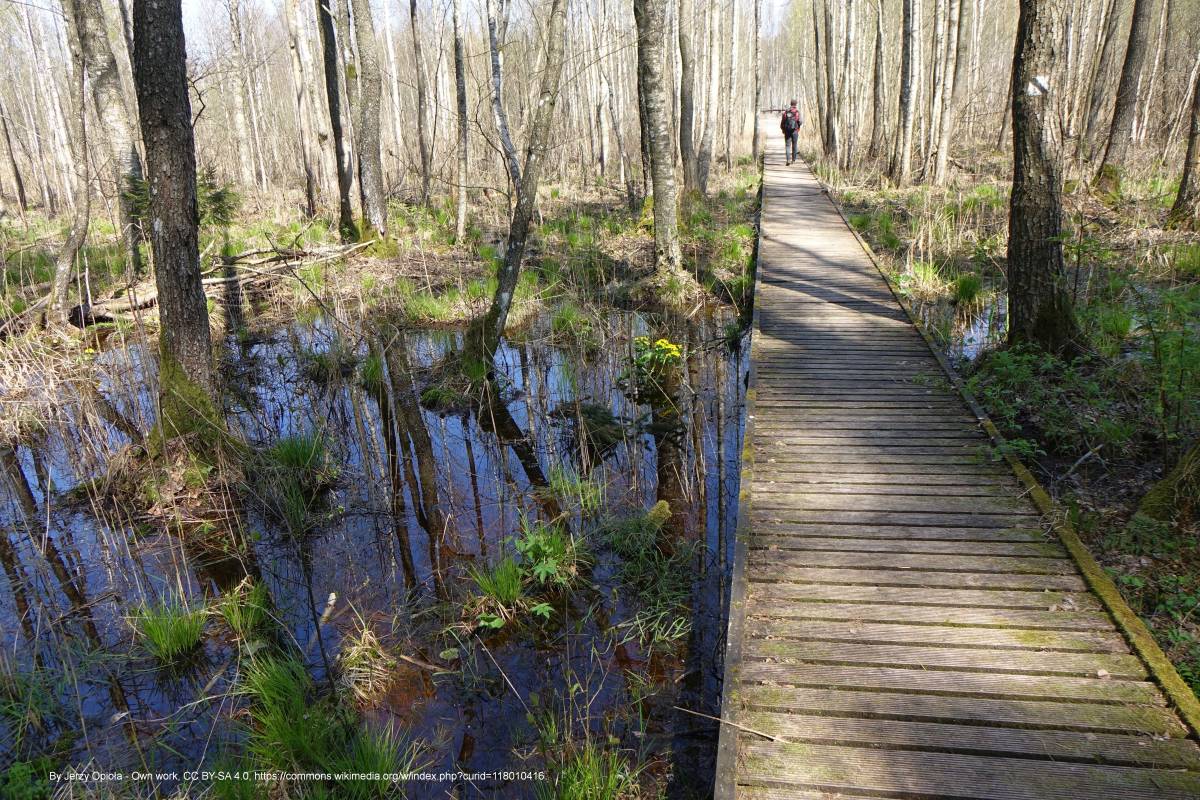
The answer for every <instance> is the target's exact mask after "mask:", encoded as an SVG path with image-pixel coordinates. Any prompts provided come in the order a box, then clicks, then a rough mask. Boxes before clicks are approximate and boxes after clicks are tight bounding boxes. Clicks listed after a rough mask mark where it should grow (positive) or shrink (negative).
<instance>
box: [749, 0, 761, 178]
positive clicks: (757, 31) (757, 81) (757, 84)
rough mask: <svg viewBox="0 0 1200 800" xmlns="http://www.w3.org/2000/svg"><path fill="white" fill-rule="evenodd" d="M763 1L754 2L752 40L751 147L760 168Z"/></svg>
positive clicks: (755, 161) (756, 163)
mask: <svg viewBox="0 0 1200 800" xmlns="http://www.w3.org/2000/svg"><path fill="white" fill-rule="evenodd" d="M761 25H762V0H754V32H753V33H752V34H751V36H750V38H751V39H752V40H753V43H754V108H753V109H752V111H753V112H754V133H753V136H754V142H753V144H752V145H751V147H752V148H753V154H754V164H755V166H756V167H757V166H758V158H759V156H760V155H762V153H761V151H760V148H761V147H762V145H761V144H760V143H759V141H758V137H759V130H758V126H759V120H758V118H759V115H760V113H761V111H762V109H761V108H760V107H759V106H760V105H762V43H761V42H760V41H759V37H760V36H761V35H762V27H761Z"/></svg>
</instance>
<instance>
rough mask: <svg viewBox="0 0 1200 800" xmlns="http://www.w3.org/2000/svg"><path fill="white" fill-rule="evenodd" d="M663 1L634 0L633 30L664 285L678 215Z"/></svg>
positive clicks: (675, 259) (676, 253)
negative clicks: (665, 75) (665, 78)
mask: <svg viewBox="0 0 1200 800" xmlns="http://www.w3.org/2000/svg"><path fill="white" fill-rule="evenodd" d="M666 6H667V4H666V0H634V4H633V12H634V17H635V18H636V21H637V34H638V48H637V59H638V94H639V96H640V97H641V102H642V104H643V123H642V127H643V138H644V139H645V147H646V149H648V150H649V157H650V172H651V178H652V182H653V184H654V265H655V272H656V276H657V279H658V280H659V281H660V282H662V283H665V282H666V281H667V280H668V279H670V278H671V277H673V276H675V275H676V274H677V273H678V272H679V271H680V269H681V267H682V262H683V255H682V253H681V252H680V247H679V218H678V209H677V202H678V198H677V197H676V187H675V165H674V158H673V156H672V151H673V149H674V148H673V147H672V146H671V135H670V130H669V116H670V115H669V111H668V109H667V90H666V86H664V84H663V45H664V41H663V38H664V35H665V32H666V17H667V7H666Z"/></svg>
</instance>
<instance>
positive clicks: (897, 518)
mask: <svg viewBox="0 0 1200 800" xmlns="http://www.w3.org/2000/svg"><path fill="white" fill-rule="evenodd" d="M764 513H765V512H764ZM769 516H770V518H772V519H777V520H779V521H780V522H831V523H836V524H841V525H886V524H889V523H890V524H893V525H908V526H914V527H920V526H931V527H939V526H946V527H948V528H1005V527H1013V528H1032V527H1036V526H1037V524H1038V519H1037V518H1036V517H1032V516H1029V515H1026V514H948V513H946V514H942V513H935V512H925V513H911V512H896V511H799V510H795V509H784V508H777V509H774V510H773V511H772V512H770V515H769Z"/></svg>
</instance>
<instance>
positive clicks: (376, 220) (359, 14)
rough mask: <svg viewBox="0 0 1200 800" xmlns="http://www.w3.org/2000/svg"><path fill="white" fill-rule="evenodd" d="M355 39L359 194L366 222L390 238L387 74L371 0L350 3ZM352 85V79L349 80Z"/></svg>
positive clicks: (351, 0)
mask: <svg viewBox="0 0 1200 800" xmlns="http://www.w3.org/2000/svg"><path fill="white" fill-rule="evenodd" d="M350 3H351V13H352V15H353V17H354V38H355V40H356V42H357V44H358V86H359V95H358V114H357V115H356V117H355V120H354V135H355V136H356V137H357V139H358V142H357V145H358V147H357V150H358V192H359V196H360V198H361V200H362V209H363V218H364V219H365V221H366V223H367V225H368V226H370V227H371V229H372V230H374V231H375V232H376V233H378V234H379V235H380V236H385V235H387V194H386V192H385V191H384V188H383V158H382V156H381V150H380V147H379V103H380V100H381V99H382V97H383V74H382V72H381V71H380V68H379V43H378V42H376V40H375V21H374V20H373V19H372V18H371V4H370V3H369V2H368V0H350ZM347 81H349V76H347Z"/></svg>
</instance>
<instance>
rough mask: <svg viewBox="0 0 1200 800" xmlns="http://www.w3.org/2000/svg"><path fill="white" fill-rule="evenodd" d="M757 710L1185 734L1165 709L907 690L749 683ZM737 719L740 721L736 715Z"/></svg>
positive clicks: (746, 694)
mask: <svg viewBox="0 0 1200 800" xmlns="http://www.w3.org/2000/svg"><path fill="white" fill-rule="evenodd" d="M739 697H740V699H741V701H742V703H743V704H744V705H745V707H746V708H748V709H752V710H756V711H778V712H784V713H786V712H788V711H790V710H793V709H794V710H796V711H797V712H800V713H819V714H832V715H837V716H844V717H864V718H874V719H896V720H913V721H919V722H946V723H952V724H953V723H959V724H961V723H967V724H979V725H995V726H1002V727H1015V728H1048V729H1054V730H1065V731H1084V732H1096V733H1100V732H1104V733H1119V734H1122V733H1123V734H1130V733H1132V734H1139V735H1151V736H1171V737H1182V736H1184V735H1185V733H1186V730H1185V729H1184V727H1183V725H1181V724H1180V722H1179V719H1178V718H1177V717H1176V716H1175V715H1174V714H1172V713H1171V712H1170V711H1168V710H1167V709H1165V708H1160V707H1158V706H1145V705H1108V704H1105V703H1064V702H1055V701H1050V700H994V699H989V698H980V697H948V696H939V695H929V694H911V693H904V692H884V691H871V692H866V691H861V690H853V689H810V688H805V687H795V686H767V685H765V684H746V685H744V686H743V687H742V688H741V691H740V695H739ZM734 719H735V720H736V719H738V717H737V715H736V714H735V715H734Z"/></svg>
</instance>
